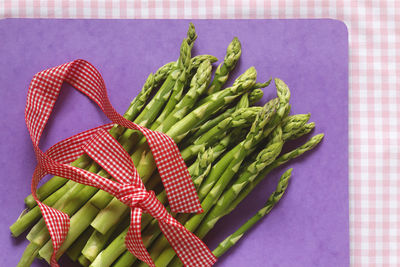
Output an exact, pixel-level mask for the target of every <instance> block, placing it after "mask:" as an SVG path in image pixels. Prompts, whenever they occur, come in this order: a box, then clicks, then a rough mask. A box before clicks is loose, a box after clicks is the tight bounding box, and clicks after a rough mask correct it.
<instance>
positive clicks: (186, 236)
mask: <svg viewBox="0 0 400 267" xmlns="http://www.w3.org/2000/svg"><path fill="white" fill-rule="evenodd" d="M159 226H160V229H161V231H162V232H163V233H164V235H165V237H166V238H167V240H168V242H169V243H170V244H171V246H172V248H173V249H174V250H175V252H176V254H177V255H178V257H179V258H180V259H181V261H182V263H183V264H184V265H185V266H193V267H198V266H202V267H203V266H204V267H207V266H212V265H214V263H215V262H216V261H217V258H216V257H215V256H214V254H213V253H212V252H211V251H210V250H209V249H208V247H207V246H206V245H205V244H204V243H203V241H201V240H200V239H199V238H198V237H197V236H196V235H194V234H193V233H191V232H190V231H188V230H187V229H186V228H185V227H184V226H183V225H182V224H180V223H179V222H178V221H177V220H175V219H174V218H173V217H172V216H170V215H168V216H167V218H165V219H164V220H160V221H159Z"/></svg>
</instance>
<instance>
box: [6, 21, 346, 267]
mask: <svg viewBox="0 0 400 267" xmlns="http://www.w3.org/2000/svg"><path fill="white" fill-rule="evenodd" d="M188 22H189V21H186V20H28V19H23V20H17V19H7V20H3V21H1V22H0V36H1V42H0V57H1V60H0V73H1V75H0V86H1V87H0V110H1V112H0V114H1V117H0V122H1V125H2V131H1V132H0V140H1V143H2V145H1V155H0V160H1V166H2V173H3V177H2V183H3V184H2V186H1V187H0V201H1V212H0V216H1V217H0V224H1V228H0V242H1V243H0V244H1V248H2V249H1V251H0V266H15V265H16V263H17V262H18V259H19V257H20V256H21V255H22V252H23V250H24V248H25V246H26V245H27V242H26V240H25V239H24V238H23V237H21V238H18V239H14V238H12V237H11V235H10V233H9V230H8V227H9V225H11V223H12V222H13V221H14V220H15V219H16V218H17V217H18V215H19V214H20V212H21V210H22V209H23V208H24V203H23V199H24V197H25V196H26V195H28V194H29V192H30V179H31V175H32V172H33V170H34V167H35V164H36V162H35V157H34V154H33V151H32V145H31V142H30V139H29V135H28V132H27V130H26V126H25V122H24V106H25V98H26V94H27V90H28V85H29V82H30V80H31V78H32V76H33V75H34V74H35V73H36V72H39V71H41V70H43V69H46V68H49V67H53V66H56V65H59V64H62V63H65V62H68V61H71V60H73V59H77V58H83V59H86V60H88V61H89V62H91V63H92V64H93V65H94V66H95V67H97V68H98V69H99V71H100V72H101V73H102V75H103V78H104V80H105V82H106V84H107V86H108V92H109V96H110V99H111V102H112V103H113V105H114V107H115V108H116V109H117V110H118V111H119V112H120V113H123V112H124V110H125V108H126V107H127V106H128V104H129V102H130V100H131V99H132V98H133V97H134V96H135V95H136V94H137V93H138V91H139V89H140V88H141V86H142V84H143V82H144V81H145V79H146V77H147V75H148V74H149V73H150V72H153V71H155V70H156V69H157V68H158V67H159V66H160V65H161V64H164V63H166V62H169V61H175V60H176V59H177V58H178V55H179V54H178V53H179V46H180V43H181V41H182V39H183V38H184V36H185V34H186V30H187V27H188ZM194 24H195V26H196V30H197V33H198V36H199V37H198V39H197V41H196V43H195V46H194V54H205V53H207V54H212V55H215V56H217V57H218V58H219V59H220V61H222V59H223V57H224V54H225V50H226V46H227V45H228V43H229V42H230V41H231V40H232V38H233V37H234V36H237V37H238V38H239V39H240V40H241V43H242V50H243V52H242V57H241V59H240V62H239V64H238V66H237V67H236V69H235V71H234V72H233V73H232V75H231V77H237V76H238V75H239V74H240V73H242V72H243V71H244V70H245V69H247V68H248V67H250V66H255V67H256V69H257V70H258V73H259V79H258V80H259V81H260V82H263V81H265V80H267V79H269V77H279V78H281V79H283V80H284V81H285V82H286V83H287V84H288V85H289V87H290V89H291V93H292V99H291V104H292V113H307V112H310V113H311V114H312V115H311V121H314V122H315V123H316V125H317V126H316V129H315V130H314V132H313V134H316V133H320V132H324V133H325V134H326V137H325V139H324V141H323V143H322V144H321V145H320V146H319V147H318V148H317V149H315V150H314V151H313V152H312V153H308V154H307V155H305V156H303V157H302V158H301V159H298V160H295V161H292V162H290V163H289V164H287V165H285V166H283V167H282V168H279V169H278V170H276V171H274V172H273V173H271V174H270V175H269V178H268V179H266V180H265V181H264V182H262V183H261V184H260V185H259V186H258V188H256V189H255V190H254V192H252V194H251V196H250V197H249V198H248V199H246V200H245V201H244V202H243V203H242V204H241V205H240V206H239V207H238V208H237V210H235V211H234V212H233V213H232V214H231V215H229V216H227V217H226V218H224V219H223V220H221V221H220V222H219V223H218V224H217V226H216V227H215V229H213V231H212V232H210V234H209V236H208V237H207V238H206V243H207V244H208V245H209V247H210V248H211V249H214V248H215V247H216V246H217V244H218V243H219V242H220V241H222V240H223V238H224V237H225V236H227V235H229V234H230V233H232V232H233V231H234V230H235V229H237V228H238V227H239V226H240V225H241V224H242V223H244V222H245V221H246V219H248V218H250V217H251V216H252V215H253V214H254V213H255V212H256V211H257V210H258V209H259V208H261V207H262V206H263V203H264V202H265V201H266V199H267V198H268V196H269V194H270V193H271V192H272V191H273V188H274V186H275V185H276V182H277V179H278V178H279V176H280V174H281V173H283V171H284V170H286V169H287V168H289V167H291V168H293V169H294V171H293V177H292V181H291V184H290V186H289V188H288V191H287V193H286V194H285V196H284V197H283V199H282V201H281V203H280V204H279V205H278V206H277V207H276V208H275V209H274V210H273V211H272V212H271V213H270V215H269V216H267V217H266V218H264V219H263V220H262V221H261V222H260V223H259V224H258V225H257V226H256V227H254V228H253V229H252V230H251V231H250V232H248V233H247V234H246V235H245V236H244V237H243V239H242V240H241V241H240V242H239V243H238V244H237V245H236V246H235V247H233V248H232V249H231V250H230V251H229V252H228V253H227V254H226V255H224V256H223V257H221V258H220V259H219V261H218V264H217V266H238V267H240V266H249V265H250V266H281V267H286V266H324V267H328V266H334V267H337V266H348V265H349V209H348V206H349V204H348V203H349V200H348V39H347V38H348V33H347V29H346V26H345V25H344V24H343V23H342V22H340V21H335V20H329V19H323V20H197V21H194ZM215 66H217V65H216V64H215ZM232 80H233V79H230V80H229V84H231V83H232ZM63 88H64V89H63V90H62V93H61V97H60V101H58V102H57V104H56V108H55V111H54V113H53V117H52V118H51V119H50V123H49V125H48V128H47V130H46V131H45V134H44V135H43V138H44V140H43V142H42V148H43V149H45V148H48V147H49V146H50V145H51V144H54V143H55V142H56V141H59V140H61V139H63V138H66V137H68V136H70V135H72V134H74V133H78V132H80V131H82V130H85V129H88V128H91V127H94V126H97V125H99V124H103V123H107V122H108V121H107V119H106V118H105V116H103V115H102V114H101V113H100V111H99V109H98V108H97V107H96V106H95V105H94V104H93V103H91V102H89V101H88V99H87V98H85V97H83V96H82V95H80V94H79V93H77V92H76V91H74V90H72V89H71V88H70V87H69V86H64V87H63ZM274 96H275V87H274V85H271V86H270V87H268V88H266V89H265V96H264V99H263V101H264V102H265V101H266V100H267V99H270V98H272V97H274ZM50 129H51V131H48V130H50ZM305 140H306V139H305V138H303V139H302V140H301V141H300V142H295V144H292V147H293V146H294V145H296V144H300V143H302V142H304V141H305ZM62 263H63V266H75V265H74V264H72V263H70V262H69V261H68V260H66V259H63V260H62ZM34 266H46V264H44V263H43V262H41V261H35V263H34Z"/></svg>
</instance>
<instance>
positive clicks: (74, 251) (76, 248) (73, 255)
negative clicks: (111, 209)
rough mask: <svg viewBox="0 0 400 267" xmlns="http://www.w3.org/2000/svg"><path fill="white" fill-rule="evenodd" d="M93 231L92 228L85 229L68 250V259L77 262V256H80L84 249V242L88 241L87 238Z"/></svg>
mask: <svg viewBox="0 0 400 267" xmlns="http://www.w3.org/2000/svg"><path fill="white" fill-rule="evenodd" d="M93 231H94V229H93V228H87V229H86V230H85V231H84V232H83V233H82V234H81V236H80V237H79V238H78V240H76V241H75V242H74V243H73V244H72V246H71V247H70V248H69V249H68V251H67V255H68V257H69V258H70V259H71V260H73V261H77V260H78V258H79V256H80V255H81V251H82V249H83V248H84V246H85V244H86V241H87V240H88V239H89V237H90V236H91V235H92V233H93Z"/></svg>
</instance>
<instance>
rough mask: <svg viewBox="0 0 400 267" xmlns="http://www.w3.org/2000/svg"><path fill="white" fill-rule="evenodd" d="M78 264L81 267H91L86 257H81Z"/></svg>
mask: <svg viewBox="0 0 400 267" xmlns="http://www.w3.org/2000/svg"><path fill="white" fill-rule="evenodd" d="M78 262H79V264H80V265H81V266H83V267H87V266H89V265H90V263H91V262H90V261H89V260H88V259H87V258H86V257H85V256H84V255H80V256H79V258H78Z"/></svg>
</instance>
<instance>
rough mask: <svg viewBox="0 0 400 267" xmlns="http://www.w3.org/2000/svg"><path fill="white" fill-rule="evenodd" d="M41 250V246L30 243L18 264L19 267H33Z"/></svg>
mask: <svg viewBox="0 0 400 267" xmlns="http://www.w3.org/2000/svg"><path fill="white" fill-rule="evenodd" d="M39 249H40V246H38V245H36V244H34V243H29V245H28V246H27V247H26V248H25V251H24V254H23V255H22V257H21V259H20V261H19V262H18V264H17V267H25V266H31V265H32V263H33V261H34V260H35V259H36V255H37V254H38V252H39Z"/></svg>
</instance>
